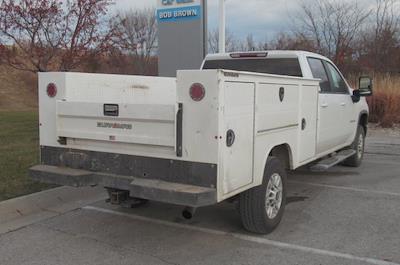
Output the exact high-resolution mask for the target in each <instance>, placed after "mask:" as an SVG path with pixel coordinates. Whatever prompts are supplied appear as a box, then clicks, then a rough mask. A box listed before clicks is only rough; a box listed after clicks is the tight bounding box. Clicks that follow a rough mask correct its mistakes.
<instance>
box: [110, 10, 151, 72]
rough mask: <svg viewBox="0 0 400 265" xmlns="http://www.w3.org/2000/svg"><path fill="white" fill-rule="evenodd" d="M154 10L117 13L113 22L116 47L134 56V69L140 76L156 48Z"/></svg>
mask: <svg viewBox="0 0 400 265" xmlns="http://www.w3.org/2000/svg"><path fill="white" fill-rule="evenodd" d="M155 13H156V12H155V9H154V8H151V9H143V10H129V11H126V12H119V14H118V15H117V17H116V21H115V22H114V23H115V25H116V28H117V32H118V34H117V38H116V39H115V41H116V44H117V46H119V47H120V48H121V50H122V51H124V52H126V53H128V54H130V55H135V57H136V63H135V65H136V68H137V69H135V70H136V71H137V72H138V73H140V74H145V73H146V67H147V66H148V65H149V62H150V60H151V58H152V56H153V55H154V54H155V50H156V48H157V20H156V15H155Z"/></svg>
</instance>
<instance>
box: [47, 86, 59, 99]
mask: <svg viewBox="0 0 400 265" xmlns="http://www.w3.org/2000/svg"><path fill="white" fill-rule="evenodd" d="M46 91H47V96H49V97H50V98H54V97H55V96H57V86H56V84H54V83H50V84H48V85H47V89H46Z"/></svg>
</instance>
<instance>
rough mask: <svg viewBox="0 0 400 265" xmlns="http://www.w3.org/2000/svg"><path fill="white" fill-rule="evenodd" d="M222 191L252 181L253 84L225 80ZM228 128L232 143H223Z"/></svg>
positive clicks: (234, 189)
mask: <svg viewBox="0 0 400 265" xmlns="http://www.w3.org/2000/svg"><path fill="white" fill-rule="evenodd" d="M224 91H225V93H224V95H225V96H224V116H225V119H224V120H225V124H224V126H225V127H224V129H225V130H224V134H225V137H224V140H225V141H224V143H223V148H222V149H223V151H222V154H223V178H222V181H223V191H224V195H226V194H229V193H231V192H234V191H236V190H237V189H240V188H241V187H244V186H246V185H249V184H251V183H252V182H253V147H254V101H255V84H253V83H225V90H224ZM228 131H231V132H233V133H234V138H235V140H234V142H233V145H232V146H230V147H229V146H228V145H227V140H228V139H227V138H228V137H227V134H228Z"/></svg>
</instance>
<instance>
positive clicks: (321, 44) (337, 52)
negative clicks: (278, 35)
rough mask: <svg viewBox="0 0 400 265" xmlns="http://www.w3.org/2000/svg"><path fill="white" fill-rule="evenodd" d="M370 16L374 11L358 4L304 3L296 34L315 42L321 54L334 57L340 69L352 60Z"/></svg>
mask: <svg viewBox="0 0 400 265" xmlns="http://www.w3.org/2000/svg"><path fill="white" fill-rule="evenodd" d="M369 14H370V11H368V10H365V9H364V8H363V7H361V6H360V5H358V3H357V2H347V1H346V2H345V1H338V0H316V1H313V2H312V3H306V2H303V3H302V4H301V11H300V13H299V14H298V15H297V16H296V18H295V23H296V26H299V28H296V29H294V31H295V32H296V33H297V34H298V35H300V36H304V37H305V38H306V39H314V40H315V42H316V47H317V48H318V52H319V53H322V54H325V55H326V56H328V57H330V58H331V59H332V60H333V61H334V62H335V63H336V64H338V65H339V66H344V60H345V58H346V57H351V55H352V47H353V44H354V42H355V40H356V38H357V37H358V36H359V33H360V31H361V29H362V26H363V23H364V22H365V21H366V19H367V18H368V16H369Z"/></svg>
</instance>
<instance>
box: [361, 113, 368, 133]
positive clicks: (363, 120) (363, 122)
mask: <svg viewBox="0 0 400 265" xmlns="http://www.w3.org/2000/svg"><path fill="white" fill-rule="evenodd" d="M359 125H361V126H362V127H363V128H364V131H365V133H367V130H368V114H367V113H363V114H361V116H360V121H359Z"/></svg>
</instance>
